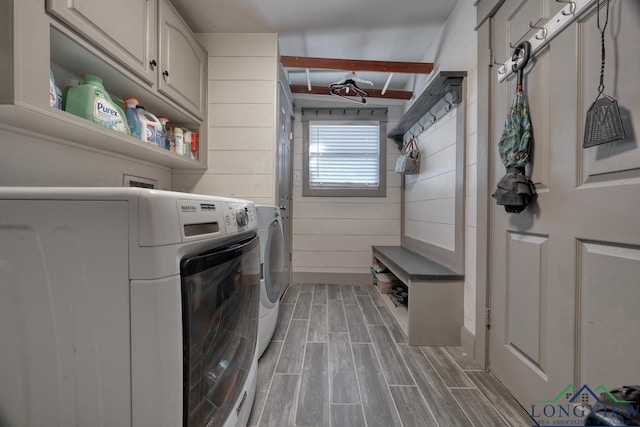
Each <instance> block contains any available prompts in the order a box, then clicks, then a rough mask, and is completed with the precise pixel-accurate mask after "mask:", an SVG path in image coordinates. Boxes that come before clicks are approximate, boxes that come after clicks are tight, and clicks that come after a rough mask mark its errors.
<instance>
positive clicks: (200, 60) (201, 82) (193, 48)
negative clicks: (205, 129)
mask: <svg viewBox="0 0 640 427" xmlns="http://www.w3.org/2000/svg"><path fill="white" fill-rule="evenodd" d="M159 16H160V49H159V50H160V64H159V65H160V70H159V74H160V80H159V83H158V90H159V91H160V92H162V93H164V94H165V95H167V96H168V97H170V98H171V99H173V100H174V101H175V102H177V103H178V104H180V105H182V106H183V107H184V108H187V109H189V110H190V111H192V112H193V113H194V114H196V115H197V116H198V117H200V118H202V117H203V115H204V111H205V107H206V106H205V102H206V82H207V76H206V70H207V67H206V65H207V52H206V51H205V50H204V49H203V48H202V46H200V43H199V42H198V40H197V39H196V38H195V37H194V35H193V34H192V33H191V31H190V30H189V28H188V27H187V25H186V24H185V23H184V21H183V20H182V18H181V17H180V16H179V15H178V14H177V13H176V11H175V10H174V9H173V7H172V6H171V5H170V4H169V2H168V1H167V0H160V15H159Z"/></svg>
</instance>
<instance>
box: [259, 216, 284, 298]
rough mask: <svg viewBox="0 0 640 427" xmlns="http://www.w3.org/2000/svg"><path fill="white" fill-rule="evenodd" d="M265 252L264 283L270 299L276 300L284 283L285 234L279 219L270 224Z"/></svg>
mask: <svg viewBox="0 0 640 427" xmlns="http://www.w3.org/2000/svg"><path fill="white" fill-rule="evenodd" d="M267 235H268V236H269V237H268V238H267V244H266V245H265V246H266V250H265V254H264V283H265V290H266V291H267V296H268V297H269V301H271V302H276V301H277V300H278V298H280V291H281V290H282V286H283V285H284V279H285V271H284V265H285V263H284V235H283V234H282V227H281V226H280V223H279V222H278V221H273V222H272V223H271V225H269V232H268V233H267Z"/></svg>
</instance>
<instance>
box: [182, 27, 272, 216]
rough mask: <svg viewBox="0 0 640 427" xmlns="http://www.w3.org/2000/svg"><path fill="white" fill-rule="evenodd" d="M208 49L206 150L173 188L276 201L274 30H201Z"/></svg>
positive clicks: (270, 201)
mask: <svg viewBox="0 0 640 427" xmlns="http://www.w3.org/2000/svg"><path fill="white" fill-rule="evenodd" d="M198 37H199V39H200V41H201V42H202V44H203V45H204V47H205V48H206V49H207V51H208V52H209V83H208V113H209V116H208V118H209V139H208V142H209V147H208V148H209V153H208V154H209V156H208V169H207V171H206V172H205V173H204V174H202V173H201V172H194V171H176V172H174V174H173V188H174V189H175V190H178V191H189V192H194V193H202V194H213V195H217V196H225V197H237V198H242V199H250V200H253V201H254V202H256V203H262V204H274V203H275V202H276V201H275V189H276V187H275V181H276V119H277V117H276V96H277V95H276V94H277V92H276V89H277V84H278V74H277V71H278V38H277V34H270V33H269V34H200V35H199V36H198Z"/></svg>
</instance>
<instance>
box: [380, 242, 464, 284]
mask: <svg viewBox="0 0 640 427" xmlns="http://www.w3.org/2000/svg"><path fill="white" fill-rule="evenodd" d="M372 250H373V255H374V256H375V257H376V258H377V259H379V260H380V261H381V262H382V263H383V264H385V265H386V266H387V267H391V269H396V270H399V271H400V272H402V273H404V275H405V277H408V278H409V280H412V281H413V280H415V281H422V280H463V279H464V274H460V273H456V272H455V271H453V270H451V269H449V268H447V267H445V266H443V265H441V264H438V263H437V262H435V261H432V260H430V259H428V258H425V257H424V256H422V255H420V254H417V253H415V252H413V251H411V250H409V249H407V248H404V247H402V246H372Z"/></svg>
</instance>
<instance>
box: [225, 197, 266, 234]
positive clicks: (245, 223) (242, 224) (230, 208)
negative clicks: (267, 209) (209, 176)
mask: <svg viewBox="0 0 640 427" xmlns="http://www.w3.org/2000/svg"><path fill="white" fill-rule="evenodd" d="M223 206H224V223H225V227H226V228H227V233H237V232H240V231H246V230H251V229H255V228H256V227H257V226H258V220H257V216H256V208H255V206H254V205H253V203H242V202H225V203H224V205H223Z"/></svg>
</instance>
